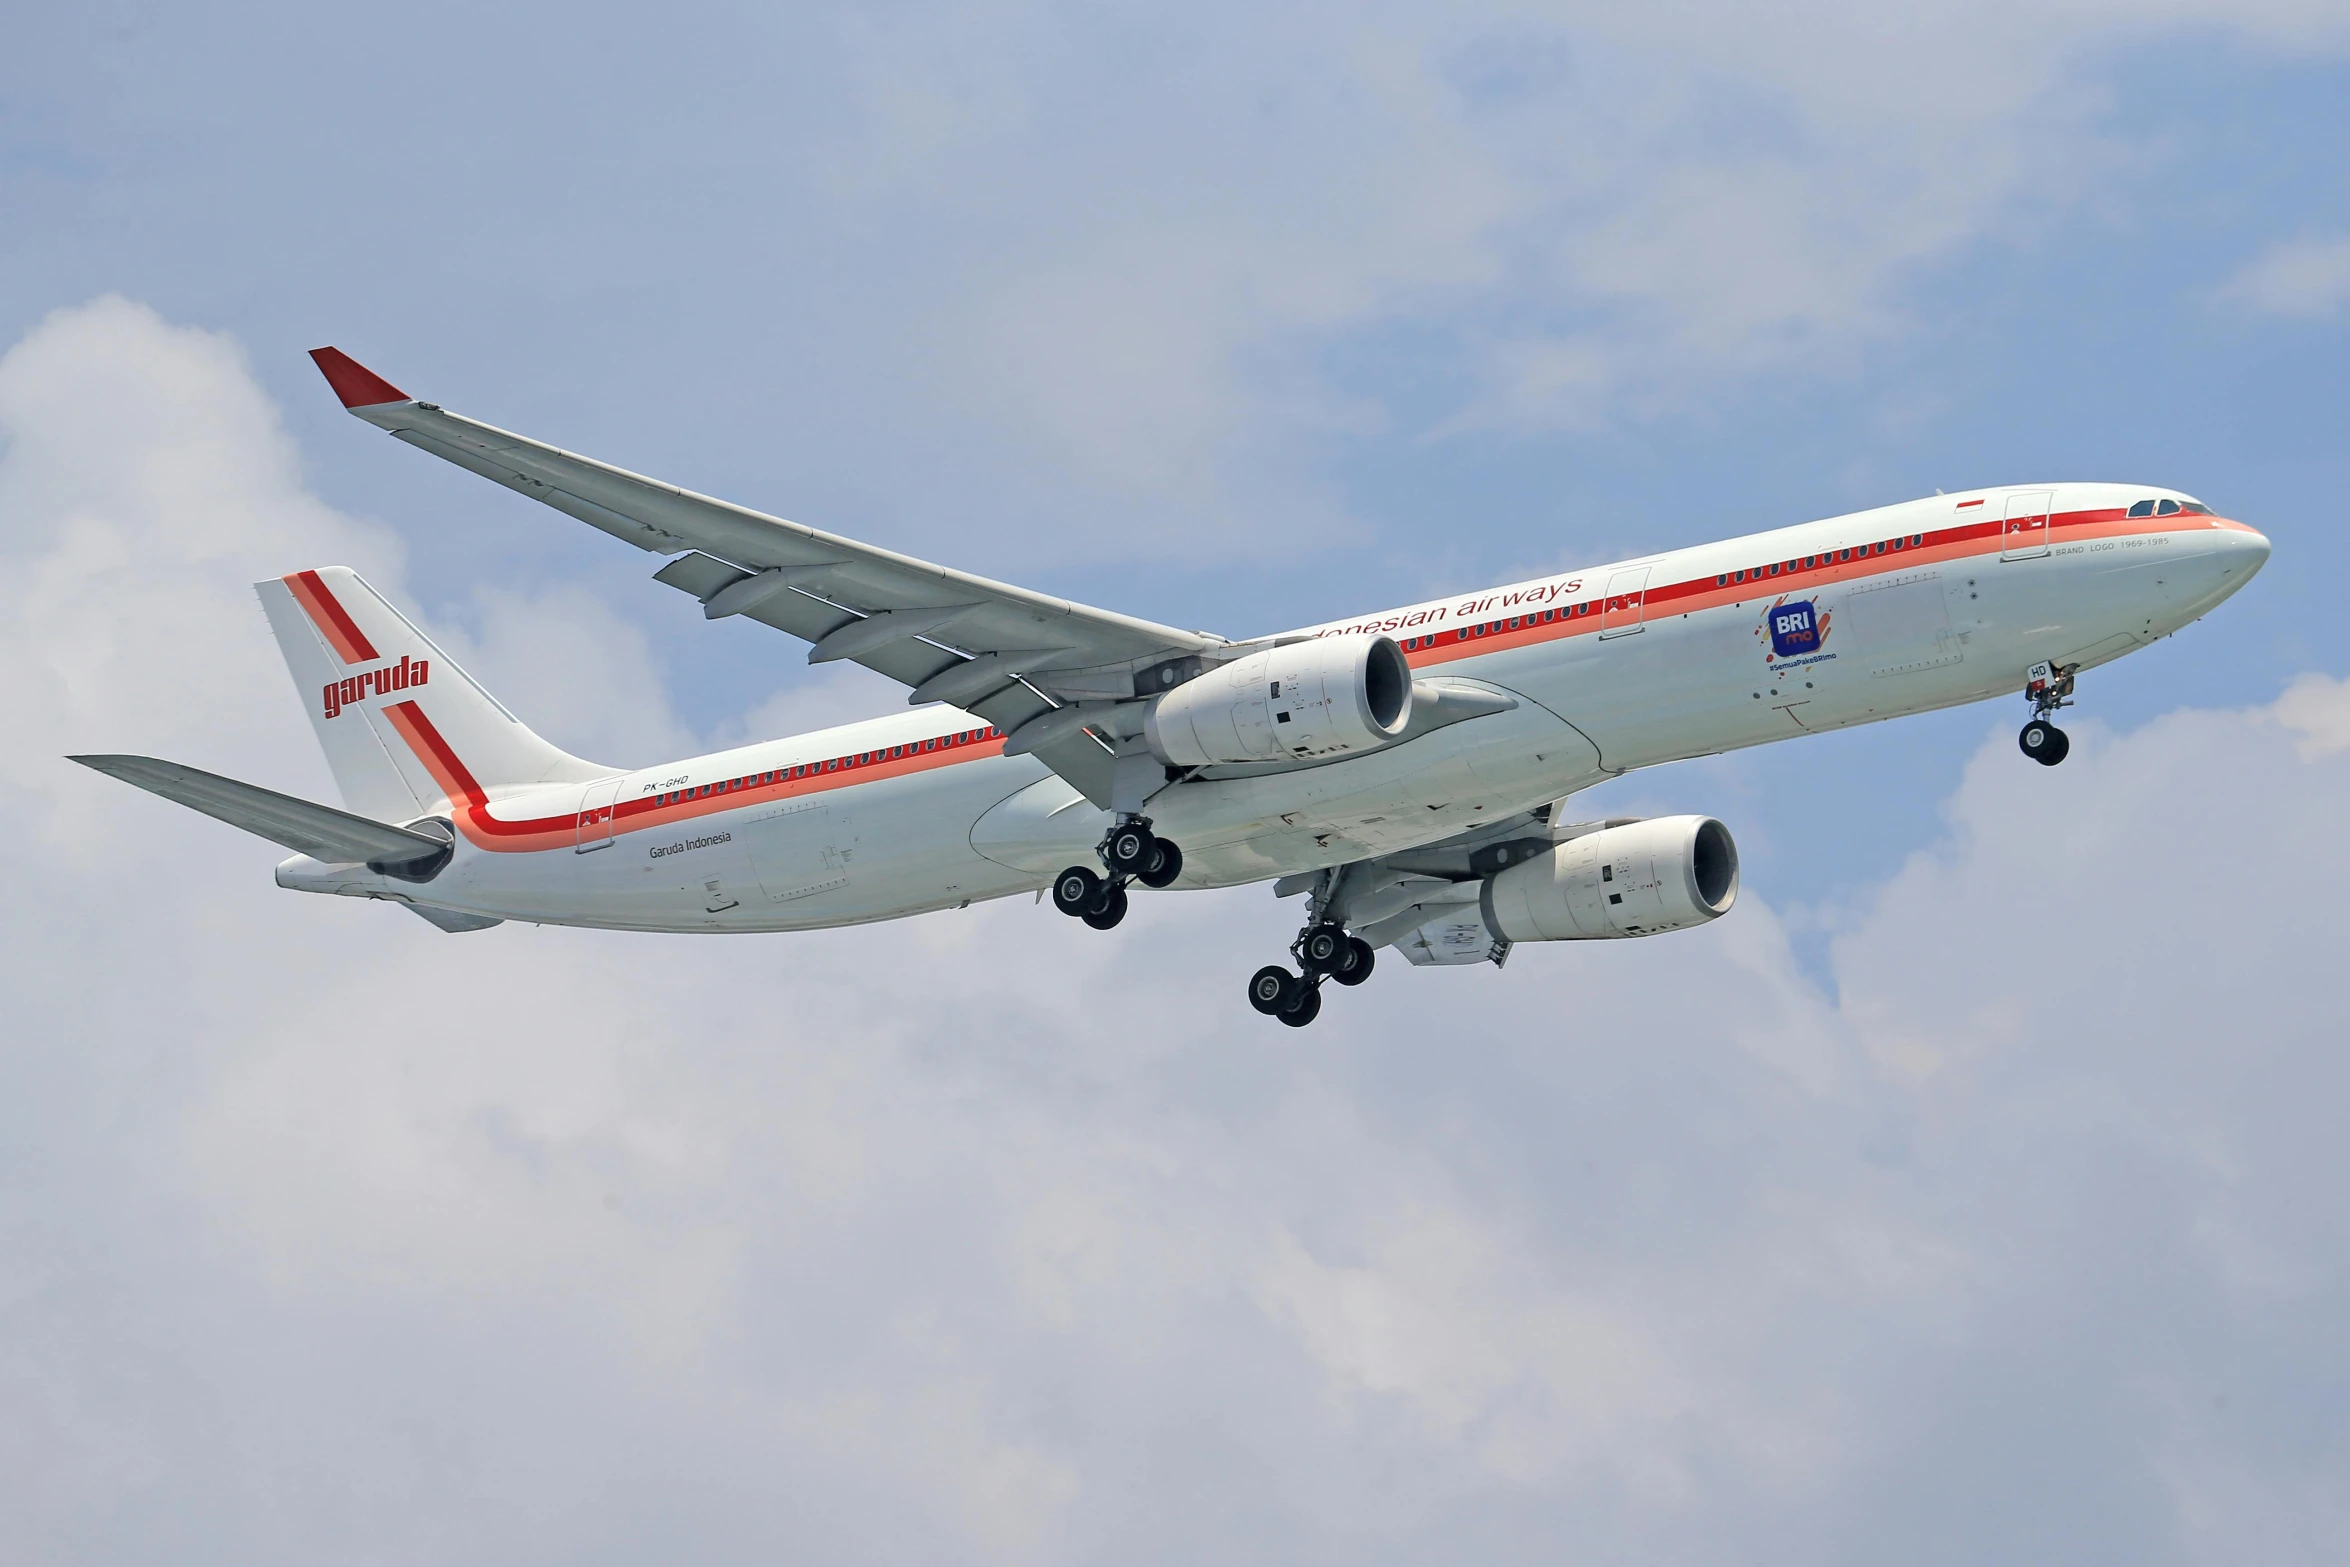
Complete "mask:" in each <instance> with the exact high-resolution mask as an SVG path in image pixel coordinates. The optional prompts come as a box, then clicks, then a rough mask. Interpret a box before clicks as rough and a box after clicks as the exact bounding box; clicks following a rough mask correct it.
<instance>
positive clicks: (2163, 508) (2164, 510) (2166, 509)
mask: <svg viewBox="0 0 2350 1567" xmlns="http://www.w3.org/2000/svg"><path fill="white" fill-rule="evenodd" d="M2178 514H2179V503H2178V502H2177V501H2164V502H2163V503H2162V504H2161V505H2159V506H2157V507H2155V508H2154V515H2155V516H2157V517H2175V516H2177V515H2178Z"/></svg>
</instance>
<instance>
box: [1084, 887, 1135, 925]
mask: <svg viewBox="0 0 2350 1567" xmlns="http://www.w3.org/2000/svg"><path fill="white" fill-rule="evenodd" d="M1094 901H1095V906H1094V907H1092V908H1090V909H1087V910H1086V911H1085V912H1084V913H1083V914H1081V915H1079V916H1078V918H1079V919H1082V920H1084V921H1085V923H1086V924H1088V925H1091V926H1092V927H1093V928H1094V929H1095V930H1109V929H1111V928H1112V927H1114V926H1115V925H1116V924H1117V923H1118V922H1119V921H1120V920H1122V919H1124V918H1125V917H1126V889H1125V888H1124V887H1121V886H1119V885H1118V884H1117V883H1116V882H1111V883H1110V884H1109V885H1108V886H1107V887H1105V888H1104V889H1103V891H1102V895H1101V897H1099V898H1097V899H1096V900H1094Z"/></svg>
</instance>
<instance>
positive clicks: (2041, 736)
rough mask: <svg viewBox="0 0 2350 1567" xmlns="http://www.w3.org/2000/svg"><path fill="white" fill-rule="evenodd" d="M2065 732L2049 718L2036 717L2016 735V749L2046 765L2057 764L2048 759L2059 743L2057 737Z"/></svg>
mask: <svg viewBox="0 0 2350 1567" xmlns="http://www.w3.org/2000/svg"><path fill="white" fill-rule="evenodd" d="M2063 733H2064V731H2063V730H2061V729H2059V728H2057V727H2056V726H2055V725H2054V724H2052V723H2050V722H2049V721H2048V720H2047V719H2045V718H2035V719H2033V720H2032V721H2031V722H2030V723H2028V724H2026V725H2024V727H2023V729H2022V731H2021V732H2019V733H2018V734H2017V735H2016V737H2015V743H2016V749H2017V750H2019V751H2021V752H2023V753H2024V755H2026V756H2028V757H2030V758H2031V759H2032V760H2033V761H2035V762H2039V763H2041V764H2042V765H2044V766H2053V765H2055V764H2054V763H2051V762H2050V761H2049V760H2048V753H2049V751H2050V750H2051V749H2053V748H2054V747H2055V746H2056V745H2057V743H2058V741H2057V737H2058V736H2059V735H2061V734H2063Z"/></svg>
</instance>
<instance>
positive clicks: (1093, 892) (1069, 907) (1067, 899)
mask: <svg viewBox="0 0 2350 1567" xmlns="http://www.w3.org/2000/svg"><path fill="white" fill-rule="evenodd" d="M1103 885H1104V884H1103V882H1102V879H1101V878H1100V877H1099V876H1096V875H1095V874H1094V873H1093V872H1091V871H1089V870H1087V869H1086V868H1085V867H1084V866H1082V865H1072V866H1070V867H1069V868H1068V869H1067V870H1065V871H1063V872H1061V874H1060V875H1058V876H1056V877H1054V878H1053V907H1054V908H1056V909H1059V910H1060V911H1061V912H1062V913H1063V914H1067V915H1070V916H1071V917H1076V916H1079V915H1082V914H1084V913H1085V911H1086V910H1087V909H1090V908H1092V907H1093V905H1094V900H1096V899H1097V898H1099V897H1100V896H1101V895H1102V887H1103Z"/></svg>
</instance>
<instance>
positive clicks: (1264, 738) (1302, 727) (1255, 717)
mask: <svg viewBox="0 0 2350 1567" xmlns="http://www.w3.org/2000/svg"><path fill="white" fill-rule="evenodd" d="M1411 721H1412V668H1411V665H1410V664H1409V663H1408V662H1406V661H1405V659H1404V656H1403V649H1401V648H1399V647H1397V646H1396V645H1395V639H1394V638H1393V637H1387V636H1349V637H1320V638H1317V639H1315V640H1314V641H1311V642H1293V643H1290V644H1289V645H1288V646H1286V647H1276V648H1268V649H1266V650H1265V651H1264V652H1262V653H1251V654H1250V655H1249V656H1248V657H1246V658H1240V659H1235V660H1233V661H1232V662H1231V663H1229V664H1225V665H1223V666H1221V667H1219V668H1216V669H1211V670H1209V671H1207V672H1206V673H1205V674H1203V675H1200V676H1199V677H1198V678H1196V679H1193V680H1187V681H1185V682H1184V683H1183V684H1182V685H1179V686H1177V687H1176V688H1175V689H1174V690H1172V691H1170V692H1168V693H1167V694H1166V695H1165V696H1163V697H1161V698H1159V700H1158V702H1157V703H1156V704H1155V705H1154V706H1153V707H1152V708H1151V711H1150V713H1149V715H1148V716H1147V717H1146V718H1145V719H1144V721H1143V736H1144V738H1145V739H1146V740H1147V741H1148V742H1149V745H1150V748H1151V754H1152V755H1154V756H1156V757H1157V758H1158V759H1159V760H1160V761H1162V762H1165V763H1167V764H1168V765H1169V766H1173V767H1210V766H1215V765H1217V764H1239V763H1243V762H1288V761H1296V760H1300V759H1303V758H1310V757H1320V756H1344V755H1346V754H1348V753H1350V752H1354V751H1368V750H1373V749H1375V748H1377V747H1379V746H1382V745H1385V744H1387V742H1389V741H1390V740H1393V739H1394V738H1395V737H1396V736H1397V735H1400V734H1402V733H1403V732H1404V729H1405V727H1406V726H1407V725H1409V724H1410V723H1411Z"/></svg>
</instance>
